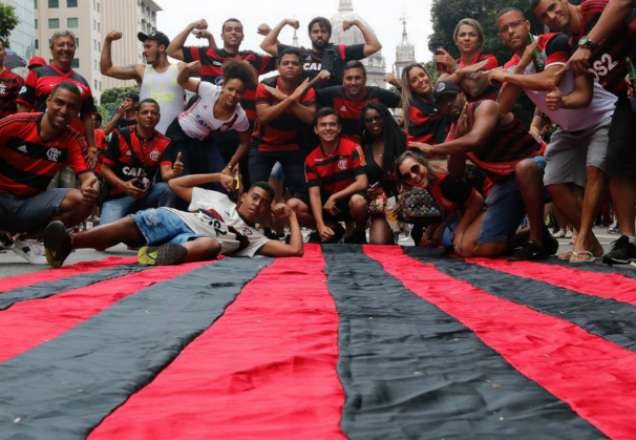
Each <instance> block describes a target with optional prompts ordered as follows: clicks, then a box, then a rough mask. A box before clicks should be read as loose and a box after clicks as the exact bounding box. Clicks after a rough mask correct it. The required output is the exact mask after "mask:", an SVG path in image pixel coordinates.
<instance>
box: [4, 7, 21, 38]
mask: <svg viewBox="0 0 636 440" xmlns="http://www.w3.org/2000/svg"><path fill="white" fill-rule="evenodd" d="M17 25H18V17H16V15H15V9H14V7H13V6H9V5H5V4H3V3H0V38H2V39H3V40H4V41H6V40H7V38H8V37H9V34H11V31H12V30H13V29H14V28H15V27H16V26H17Z"/></svg>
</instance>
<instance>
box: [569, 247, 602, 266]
mask: <svg viewBox="0 0 636 440" xmlns="http://www.w3.org/2000/svg"><path fill="white" fill-rule="evenodd" d="M595 261H596V257H595V256H594V254H592V252H590V251H587V250H585V251H580V252H577V251H572V255H571V256H570V263H572V264H585V263H594V262H595Z"/></svg>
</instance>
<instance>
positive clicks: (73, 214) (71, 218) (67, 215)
mask: <svg viewBox="0 0 636 440" xmlns="http://www.w3.org/2000/svg"><path fill="white" fill-rule="evenodd" d="M94 209H95V203H90V202H88V201H87V200H85V199H84V196H82V193H81V192H80V191H79V190H77V189H72V190H70V191H69V192H68V193H67V194H66V196H65V197H64V199H63V200H62V203H61V204H60V213H59V214H58V215H57V216H56V217H55V219H54V220H61V221H62V223H64V225H65V226H66V227H71V226H75V225H78V224H80V223H81V222H83V221H84V220H86V218H87V217H88V216H89V215H91V213H92V212H93V210H94Z"/></svg>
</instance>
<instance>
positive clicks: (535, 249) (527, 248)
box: [508, 238, 556, 261]
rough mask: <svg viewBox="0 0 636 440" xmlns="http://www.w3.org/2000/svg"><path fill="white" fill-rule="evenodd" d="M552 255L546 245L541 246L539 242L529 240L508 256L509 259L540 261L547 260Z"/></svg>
mask: <svg viewBox="0 0 636 440" xmlns="http://www.w3.org/2000/svg"><path fill="white" fill-rule="evenodd" d="M553 240H554V238H553ZM554 241H556V240H554ZM555 252H556V251H555ZM550 255H551V254H550V253H549V252H548V250H547V249H546V247H545V246H541V245H540V244H539V243H535V242H534V241H528V242H527V243H525V244H523V245H522V246H519V247H518V248H516V249H514V250H513V251H512V254H511V255H510V257H508V261H538V260H545V259H547V258H548V257H549V256H550Z"/></svg>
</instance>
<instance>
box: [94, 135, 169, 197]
mask: <svg viewBox="0 0 636 440" xmlns="http://www.w3.org/2000/svg"><path fill="white" fill-rule="evenodd" d="M169 146H170V139H169V138H168V137H166V136H164V135H162V134H161V133H159V132H158V131H156V130H155V133H154V135H153V136H152V137H151V138H150V139H144V138H142V137H140V136H139V135H138V134H137V130H136V126H134V125H133V126H130V127H126V128H121V129H116V130H114V131H113V134H112V135H111V137H110V141H109V142H108V148H107V149H106V151H105V153H104V156H103V158H102V162H103V163H104V165H107V166H108V167H109V168H110V169H111V170H113V172H114V173H115V175H116V176H117V177H119V178H120V179H121V180H124V181H126V180H130V179H132V178H135V177H140V176H148V177H149V178H152V177H153V176H154V175H155V174H156V172H157V170H158V168H159V165H164V164H168V165H169V164H170V161H169V160H166V159H165V151H166V150H167V149H168V147H169ZM119 193H121V191H120V190H118V189H117V188H111V190H110V192H109V195H111V196H112V195H115V194H119Z"/></svg>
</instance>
